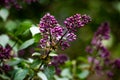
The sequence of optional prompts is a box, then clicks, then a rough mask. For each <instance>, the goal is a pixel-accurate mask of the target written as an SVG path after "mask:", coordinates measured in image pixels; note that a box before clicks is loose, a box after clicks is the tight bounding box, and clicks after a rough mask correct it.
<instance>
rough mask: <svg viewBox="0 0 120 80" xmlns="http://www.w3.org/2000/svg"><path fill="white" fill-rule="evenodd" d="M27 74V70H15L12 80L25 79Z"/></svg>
mask: <svg viewBox="0 0 120 80" xmlns="http://www.w3.org/2000/svg"><path fill="white" fill-rule="evenodd" d="M27 73H28V70H27V69H17V71H16V73H15V75H14V80H23V79H24V78H25V77H26V75H27Z"/></svg>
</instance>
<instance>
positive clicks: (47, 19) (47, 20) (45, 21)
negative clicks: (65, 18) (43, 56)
mask: <svg viewBox="0 0 120 80" xmlns="http://www.w3.org/2000/svg"><path fill="white" fill-rule="evenodd" d="M57 24H58V22H57V20H56V19H55V18H54V16H52V15H50V14H49V13H47V14H46V15H44V16H43V18H41V20H40V24H39V27H40V31H41V33H46V34H47V32H49V31H50V28H54V27H55V26H57Z"/></svg>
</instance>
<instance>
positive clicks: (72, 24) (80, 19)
mask: <svg viewBox="0 0 120 80" xmlns="http://www.w3.org/2000/svg"><path fill="white" fill-rule="evenodd" d="M90 21H91V18H90V17H89V16H87V15H81V14H75V15H73V16H71V17H69V18H66V20H65V21H64V24H65V26H66V28H67V29H69V30H70V31H76V28H80V27H82V26H84V25H85V24H87V23H88V22H90Z"/></svg>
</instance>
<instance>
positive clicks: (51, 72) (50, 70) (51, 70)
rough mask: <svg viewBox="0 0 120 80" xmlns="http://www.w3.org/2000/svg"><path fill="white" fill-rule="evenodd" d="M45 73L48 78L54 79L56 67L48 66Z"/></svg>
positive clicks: (49, 79)
mask: <svg viewBox="0 0 120 80" xmlns="http://www.w3.org/2000/svg"><path fill="white" fill-rule="evenodd" d="M44 73H45V75H46V76H47V78H48V80H53V77H54V73H55V69H54V67H53V66H49V67H46V68H45V70H44Z"/></svg>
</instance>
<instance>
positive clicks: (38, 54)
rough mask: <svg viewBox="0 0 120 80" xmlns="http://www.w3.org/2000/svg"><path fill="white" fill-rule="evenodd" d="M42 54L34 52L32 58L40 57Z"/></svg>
mask: <svg viewBox="0 0 120 80" xmlns="http://www.w3.org/2000/svg"><path fill="white" fill-rule="evenodd" d="M40 55H41V54H40V53H38V52H34V53H33V54H32V56H40Z"/></svg>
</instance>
